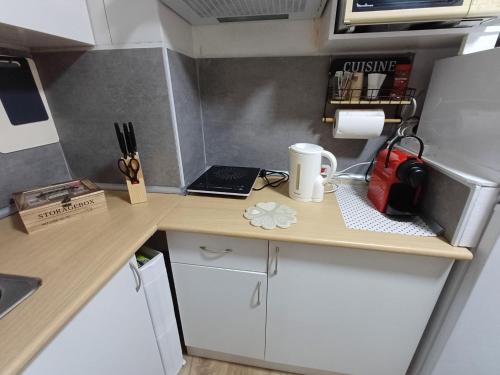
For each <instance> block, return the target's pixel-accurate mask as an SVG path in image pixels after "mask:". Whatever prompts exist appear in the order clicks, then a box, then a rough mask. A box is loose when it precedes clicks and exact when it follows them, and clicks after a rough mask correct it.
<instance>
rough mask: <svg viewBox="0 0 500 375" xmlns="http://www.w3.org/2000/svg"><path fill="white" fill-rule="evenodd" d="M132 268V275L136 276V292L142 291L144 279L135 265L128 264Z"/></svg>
mask: <svg viewBox="0 0 500 375" xmlns="http://www.w3.org/2000/svg"><path fill="white" fill-rule="evenodd" d="M128 265H129V266H130V269H131V270H132V273H133V274H134V279H135V284H136V286H135V291H136V292H138V291H139V290H140V289H141V285H142V278H141V274H140V273H139V270H138V269H137V267H136V266H135V264H134V263H132V262H130V263H129V264H128Z"/></svg>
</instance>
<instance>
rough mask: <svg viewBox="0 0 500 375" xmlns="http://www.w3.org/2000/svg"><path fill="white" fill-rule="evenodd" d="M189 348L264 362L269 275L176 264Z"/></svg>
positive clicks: (173, 266) (180, 307)
mask: <svg viewBox="0 0 500 375" xmlns="http://www.w3.org/2000/svg"><path fill="white" fill-rule="evenodd" d="M172 272H173V274H174V282H175V290H176V293H177V302H178V304H179V311H180V315H181V324H182V330H183V332H184V341H185V343H186V345H187V346H190V347H195V348H198V349H206V350H212V351H218V352H223V353H228V354H235V355H240V356H245V357H250V358H258V359H263V358H264V346H265V326H266V292H267V276H266V274H264V273H257V272H247V271H234V270H226V269H222V268H212V267H205V266H193V265H187V264H178V263H172Z"/></svg>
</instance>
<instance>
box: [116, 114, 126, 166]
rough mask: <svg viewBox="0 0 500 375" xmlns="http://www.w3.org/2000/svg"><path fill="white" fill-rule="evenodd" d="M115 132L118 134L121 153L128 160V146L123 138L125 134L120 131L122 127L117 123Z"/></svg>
mask: <svg viewBox="0 0 500 375" xmlns="http://www.w3.org/2000/svg"><path fill="white" fill-rule="evenodd" d="M115 132H116V138H117V139H118V144H119V145H120V151H121V152H122V154H123V157H124V158H127V154H128V152H127V146H126V145H125V139H124V138H123V134H122V132H121V131H120V126H119V125H118V123H117V122H115Z"/></svg>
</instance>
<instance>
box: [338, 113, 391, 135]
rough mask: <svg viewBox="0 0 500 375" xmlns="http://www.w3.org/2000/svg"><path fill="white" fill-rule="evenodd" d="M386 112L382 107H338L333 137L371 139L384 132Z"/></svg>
mask: <svg viewBox="0 0 500 375" xmlns="http://www.w3.org/2000/svg"><path fill="white" fill-rule="evenodd" d="M384 120H385V114H384V111H383V110H382V109H375V110H347V109H337V111H336V112H335V125H334V126H333V138H348V139H369V138H375V137H378V136H380V134H382V130H383V129H384Z"/></svg>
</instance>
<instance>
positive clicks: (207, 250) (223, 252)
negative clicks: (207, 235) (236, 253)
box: [200, 246, 233, 254]
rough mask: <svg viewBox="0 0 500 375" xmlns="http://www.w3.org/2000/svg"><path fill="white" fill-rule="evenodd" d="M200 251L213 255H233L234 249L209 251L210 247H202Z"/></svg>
mask: <svg viewBox="0 0 500 375" xmlns="http://www.w3.org/2000/svg"><path fill="white" fill-rule="evenodd" d="M200 249H201V250H203V251H206V252H207V253H212V254H227V253H232V252H233V250H232V249H223V250H222V249H220V250H218V249H209V248H208V247H206V246H200Z"/></svg>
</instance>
